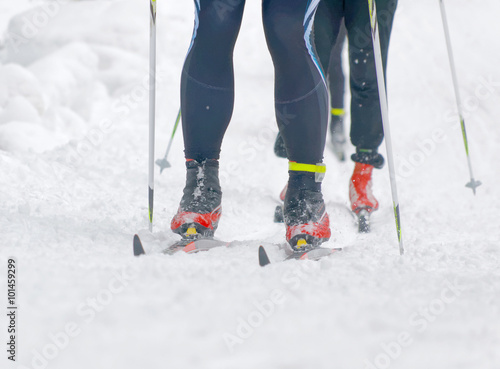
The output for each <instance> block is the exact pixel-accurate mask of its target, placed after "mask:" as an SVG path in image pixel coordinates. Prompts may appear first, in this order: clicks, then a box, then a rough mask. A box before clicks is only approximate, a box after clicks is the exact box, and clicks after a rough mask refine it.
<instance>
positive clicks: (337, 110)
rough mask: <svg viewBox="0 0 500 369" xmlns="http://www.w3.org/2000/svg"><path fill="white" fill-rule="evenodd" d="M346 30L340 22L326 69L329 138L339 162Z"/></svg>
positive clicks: (342, 139) (342, 142) (342, 140)
mask: <svg viewBox="0 0 500 369" xmlns="http://www.w3.org/2000/svg"><path fill="white" fill-rule="evenodd" d="M346 34H347V30H346V29H345V25H344V21H343V20H342V22H341V26H340V30H339V33H338V36H337V41H336V42H335V46H334V47H333V49H332V52H331V55H330V66H329V67H328V85H329V87H330V138H331V142H332V148H333V153H334V154H335V156H336V157H337V159H339V160H340V161H344V160H345V153H344V150H345V142H346V139H345V134H344V116H345V111H344V88H345V87H344V86H345V77H344V71H343V69H342V50H343V48H344V43H345V39H346Z"/></svg>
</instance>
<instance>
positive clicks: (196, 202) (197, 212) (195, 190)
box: [170, 159, 222, 239]
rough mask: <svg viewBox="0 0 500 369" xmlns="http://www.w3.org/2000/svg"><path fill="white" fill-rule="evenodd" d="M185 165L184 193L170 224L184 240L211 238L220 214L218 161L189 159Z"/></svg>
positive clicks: (220, 194) (220, 195)
mask: <svg viewBox="0 0 500 369" xmlns="http://www.w3.org/2000/svg"><path fill="white" fill-rule="evenodd" d="M186 168H187V174H186V187H184V195H183V196H182V200H181V203H180V205H179V209H178V210H177V214H176V215H175V216H174V218H173V219H172V222H171V225H170V227H171V229H172V231H173V232H174V233H178V234H180V235H181V236H182V237H183V238H184V239H198V238H211V237H213V236H214V232H215V230H216V229H217V225H218V223H219V219H220V216H221V206H220V205H221V197H222V191H221V188H220V184H219V162H218V161H217V160H215V159H206V160H204V161H203V162H201V163H200V162H198V161H196V160H187V161H186Z"/></svg>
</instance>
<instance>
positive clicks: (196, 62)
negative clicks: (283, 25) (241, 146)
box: [181, 0, 245, 161]
mask: <svg viewBox="0 0 500 369" xmlns="http://www.w3.org/2000/svg"><path fill="white" fill-rule="evenodd" d="M244 5H245V0H217V1H214V0H195V6H196V21H195V28H194V31H193V40H192V43H191V46H190V48H189V52H188V55H187V57H186V61H185V63H184V68H183V70H182V80H181V106H182V129H183V134H184V148H185V156H186V158H188V159H195V160H198V161H202V160H204V159H207V158H208V159H218V158H219V153H220V147H221V144H222V138H223V137H224V133H225V131H226V129H227V126H228V124H229V121H230V119H231V115H232V113H233V103H234V74H233V49H234V45H235V42H236V38H237V36H238V32H239V29H240V25H241V20H242V16H243V9H244Z"/></svg>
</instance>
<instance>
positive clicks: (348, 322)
mask: <svg viewBox="0 0 500 369" xmlns="http://www.w3.org/2000/svg"><path fill="white" fill-rule="evenodd" d="M446 5H447V11H448V18H449V19H448V20H449V24H450V32H451V36H452V41H453V45H454V52H455V58H456V65H457V72H458V77H459V81H460V91H461V93H462V99H463V101H464V105H465V118H466V125H467V129H468V131H467V133H468V137H469V148H470V154H471V160H472V165H473V169H474V174H475V177H476V179H479V180H481V181H482V182H483V185H482V186H481V187H479V188H478V190H477V195H476V196H473V194H472V193H471V191H470V189H468V188H466V187H465V186H464V185H465V183H467V182H468V180H469V174H468V169H467V162H466V157H465V154H464V146H463V141H462V135H461V132H460V127H459V122H458V118H457V116H456V107H455V98H454V95H453V86H452V83H451V76H450V70H449V65H448V59H447V54H446V45H445V43H444V42H445V41H444V34H443V30H442V25H441V16H440V12H439V4H438V1H431V0H421V1H419V2H411V1H407V0H401V1H400V4H399V9H398V13H397V17H396V21H395V25H394V31H393V39H392V43H391V50H390V61H389V75H388V91H389V104H390V119H391V128H392V136H393V141H394V142H393V146H394V152H395V153H396V169H397V172H398V186H399V192H400V203H401V216H402V223H403V228H404V229H403V235H404V239H405V244H406V247H407V250H408V252H407V254H406V255H405V256H404V257H400V256H399V255H398V251H397V240H396V232H395V229H394V228H395V227H394V219H393V213H392V206H391V203H392V200H391V194H390V186H389V176H388V172H387V167H385V168H384V169H382V170H380V171H375V174H374V191H375V195H376V196H377V198H378V200H379V201H380V203H381V208H380V210H379V211H378V212H377V213H375V214H374V215H373V222H372V228H373V231H372V233H370V234H367V235H361V234H357V233H356V227H355V225H354V223H353V220H352V217H351V215H350V213H349V211H348V207H347V204H348V202H347V201H348V197H347V194H348V185H347V184H348V179H349V176H350V174H351V172H352V163H351V162H346V163H339V162H337V161H336V159H335V157H334V155H333V154H332V153H331V151H330V149H329V148H327V150H326V152H325V156H326V157H325V161H326V163H327V165H328V172H327V175H326V179H325V181H324V185H323V188H324V195H325V199H326V202H327V208H328V211H329V214H330V219H331V221H332V231H333V238H332V240H331V241H330V242H329V243H328V244H327V246H329V247H344V251H342V252H341V253H337V254H335V255H334V256H332V257H330V258H328V259H325V260H322V261H320V262H298V261H291V262H287V263H281V264H272V265H270V266H268V267H266V268H260V267H259V266H258V264H257V248H258V246H259V244H260V243H264V244H265V245H267V249H268V252H269V254H270V258H271V259H272V260H277V259H278V257H279V251H278V250H276V249H274V248H273V247H272V246H270V244H271V243H276V242H281V241H282V240H283V237H284V229H283V226H282V225H279V224H274V223H272V216H273V213H274V207H275V205H276V204H277V203H278V195H279V192H280V190H281V188H282V186H283V184H284V183H285V180H286V165H285V162H284V161H283V160H280V159H278V158H276V157H275V156H274V154H273V153H272V145H273V142H274V137H275V134H276V132H277V128H276V124H275V118H274V112H273V100H272V99H273V70H272V63H271V59H270V57H269V55H268V52H267V49H266V46H265V40H264V36H263V32H262V24H261V20H260V3H259V2H257V1H256V2H251V1H248V2H247V5H246V10H245V18H244V24H243V26H242V29H241V32H240V37H239V40H238V44H237V47H236V51H235V70H236V88H237V95H236V103H235V111H234V115H233V121H232V124H231V125H230V127H229V129H228V131H227V134H226V138H225V141H224V144H223V153H222V157H221V178H222V187H223V192H224V197H223V204H222V207H223V218H222V220H221V223H220V227H219V230H218V231H217V237H219V238H221V239H225V240H240V241H244V242H243V245H242V246H236V247H233V248H227V249H215V250H212V251H210V252H207V253H201V254H196V255H180V254H177V255H174V256H164V255H159V254H158V253H155V252H157V251H159V250H161V249H162V247H163V246H164V245H166V244H169V243H171V242H173V241H174V240H177V236H175V235H173V234H172V233H171V232H170V231H169V222H170V219H171V218H172V216H173V214H174V213H175V211H176V209H177V206H178V202H179V200H180V197H181V194H182V188H183V185H184V178H185V174H184V173H185V169H184V163H183V152H182V139H181V138H180V136H181V134H180V132H179V133H178V134H177V137H176V138H175V141H174V144H173V147H172V150H171V152H170V156H169V162H170V163H171V164H172V167H171V168H169V169H166V170H165V171H164V172H163V174H161V175H160V174H159V171H157V172H156V182H155V188H156V191H155V230H154V234H153V235H150V234H149V233H148V230H147V228H148V221H147V188H146V187H147V153H148V148H147V141H148V85H147V80H148V45H149V33H148V32H149V22H148V8H147V4H145V3H144V4H142V3H139V2H138V1H133V0H128V1H107V2H92V1H62V0H59V1H55V2H50V1H16V2H15V3H14V2H9V3H8V2H2V4H1V5H0V31H4V30H5V33H4V36H3V38H2V40H1V43H0V44H1V45H2V46H3V47H2V49H1V51H0V55H1V59H0V60H1V64H0V173H1V175H0V229H1V232H2V236H1V248H0V274H1V275H2V276H5V275H6V274H7V259H8V258H9V257H14V258H15V259H16V261H17V270H18V301H17V302H18V305H19V310H18V322H17V323H18V328H19V332H18V333H19V335H18V337H17V339H18V347H17V357H16V359H17V361H16V363H15V364H14V363H12V362H10V361H8V360H7V353H6V352H5V351H4V354H2V357H1V358H0V360H1V362H2V365H1V367H2V368H3V367H10V366H11V367H13V368H33V369H41V368H74V369H79V368H88V367H93V368H108V367H119V368H138V367H142V368H157V367H160V366H161V367H166V368H199V367H203V368H207V369H210V368H217V369H223V368H238V369H244V368H257V367H264V368H273V369H281V368H287V369H295V368H363V369H364V368H370V369H372V368H378V369H379V368H395V369H396V368H405V369H413V368H432V369H434V368H436V369H438V368H439V369H442V368H453V369H460V368H472V367H473V368H481V369H483V368H485V369H490V368H491V369H493V368H498V367H499V366H500V354H499V353H498V352H499V351H498V347H499V344H500V311H499V306H500V298H499V296H500V268H499V261H500V246H499V241H500V227H499V225H500V224H499V222H498V214H497V213H498V209H499V207H500V188H499V186H498V183H499V181H500V173H499V171H498V169H497V168H498V166H497V158H498V157H499V154H500V149H499V145H498V142H499V141H500V131H499V129H498V122H497V121H498V117H499V116H500V103H499V98H500V85H499V84H500V75H499V73H498V67H497V61H498V60H500V49H499V48H498V47H497V45H498V40H497V36H498V34H500V25H499V23H498V22H497V19H496V14H498V12H499V11H500V4H499V3H498V1H496V0H482V1H481V2H479V1H478V0H468V1H466V0H455V1H453V2H451V1H447V2H446ZM158 12H159V14H158V103H157V108H158V111H157V141H156V144H157V146H156V156H157V158H160V157H162V156H163V154H164V150H165V148H166V145H167V141H168V138H169V136H170V133H171V129H172V126H173V123H174V120H175V117H176V115H177V110H178V106H179V96H178V95H179V78H180V70H181V67H182V62H183V60H184V57H185V53H186V50H187V48H188V46H189V43H190V40H191V32H192V25H193V4H192V2H190V1H178V2H173V1H171V2H169V3H168V4H163V3H159V4H158ZM44 14H45V15H44ZM36 17H38V18H36ZM34 19H38V23H35V22H34ZM27 22H28V23H27ZM27 24H31V25H32V27H31V28H29V30H31V31H33V30H34V29H35V28H36V29H35V31H36V32H34V33H33V34H29V36H30V37H27V35H26V34H25V33H23V32H25V31H26V27H27V26H26V25H27ZM37 24H38V25H37ZM16 35H17V36H19V35H21V36H22V35H24V39H22V40H24V41H26V42H19V40H21V39H20V38H19V37H18V38H16V37H15V36H16ZM15 40H17V41H18V42H17V43H16V42H15ZM349 150H350V151H351V152H352V151H353V149H352V147H350V148H349ZM382 152H384V148H383V150H382ZM136 232H139V234H140V235H141V237H142V238H143V240H144V243H145V248H146V250H147V251H148V252H152V254H151V255H148V256H147V257H141V258H138V259H137V258H134V257H133V256H132V236H133V234H134V233H136ZM1 280H2V282H1V288H0V291H1V292H0V294H1V296H6V295H7V286H6V282H3V281H5V279H4V278H3V277H2V279H1ZM1 301H3V303H2V305H3V306H4V307H5V308H3V311H4V313H2V314H0V316H1V317H0V327H1V328H0V329H1V330H2V333H1V334H0V336H1V337H2V342H5V343H6V342H8V339H7V326H8V321H7V317H6V313H5V312H6V311H7V309H6V304H7V299H6V297H2V298H1ZM4 347H5V346H4ZM4 363H5V364H8V365H10V366H7V365H6V366H4V365H5V364H4Z"/></svg>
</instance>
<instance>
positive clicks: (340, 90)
mask: <svg viewBox="0 0 500 369" xmlns="http://www.w3.org/2000/svg"><path fill="white" fill-rule="evenodd" d="M330 21H332V20H330ZM346 35H347V30H346V28H345V25H344V21H343V20H342V22H341V25H340V28H339V31H338V36H337V38H336V41H335V44H334V46H333V48H332V49H331V53H330V64H329V67H328V84H329V87H330V107H331V108H332V109H336V110H343V109H344V90H345V77H344V70H343V68H342V50H343V49H344V43H345V39H346ZM316 39H319V37H318V36H317V37H316ZM318 53H319V51H318ZM332 114H333V113H332Z"/></svg>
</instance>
